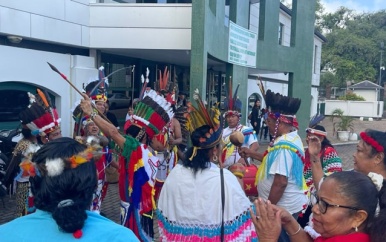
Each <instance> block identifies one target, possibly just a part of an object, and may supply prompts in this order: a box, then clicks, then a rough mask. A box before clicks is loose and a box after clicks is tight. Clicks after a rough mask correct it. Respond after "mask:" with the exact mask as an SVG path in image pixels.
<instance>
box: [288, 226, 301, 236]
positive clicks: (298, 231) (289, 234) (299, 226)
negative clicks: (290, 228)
mask: <svg viewBox="0 0 386 242" xmlns="http://www.w3.org/2000/svg"><path fill="white" fill-rule="evenodd" d="M301 229H302V226H300V224H299V228H298V231H296V232H295V233H293V234H289V233H287V232H286V234H287V235H288V236H294V235H297V234H298V233H299V232H300V230H301Z"/></svg>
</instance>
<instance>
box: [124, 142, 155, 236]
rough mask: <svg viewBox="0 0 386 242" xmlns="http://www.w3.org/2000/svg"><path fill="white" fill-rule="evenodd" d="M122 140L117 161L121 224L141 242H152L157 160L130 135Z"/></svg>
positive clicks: (144, 146)
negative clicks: (124, 140)
mask: <svg viewBox="0 0 386 242" xmlns="http://www.w3.org/2000/svg"><path fill="white" fill-rule="evenodd" d="M125 138H126V142H125V146H124V149H123V152H122V157H121V158H120V160H119V162H120V167H121V169H120V174H119V196H120V198H121V224H122V225H124V226H125V227H127V228H130V229H131V230H132V231H133V232H134V233H135V234H136V235H137V237H138V238H139V239H140V240H141V241H151V240H152V237H153V236H154V231H153V209H155V208H156V206H155V201H154V194H155V190H154V183H155V176H156V172H157V167H158V163H159V161H158V159H157V157H156V156H153V155H152V153H151V152H150V150H149V149H148V148H147V146H146V145H144V144H140V143H139V142H138V141H137V140H136V139H134V138H132V137H130V136H125ZM129 161H130V162H129Z"/></svg>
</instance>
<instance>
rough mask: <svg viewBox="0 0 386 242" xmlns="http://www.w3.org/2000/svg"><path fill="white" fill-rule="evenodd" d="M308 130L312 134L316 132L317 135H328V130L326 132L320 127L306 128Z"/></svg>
mask: <svg viewBox="0 0 386 242" xmlns="http://www.w3.org/2000/svg"><path fill="white" fill-rule="evenodd" d="M306 132H307V133H310V134H316V135H320V136H324V137H327V132H324V131H322V130H318V129H312V128H306Z"/></svg>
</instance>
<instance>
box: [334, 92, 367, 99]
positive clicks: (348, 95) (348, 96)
mask: <svg viewBox="0 0 386 242" xmlns="http://www.w3.org/2000/svg"><path fill="white" fill-rule="evenodd" d="M338 99H339V100H347V101H366V99H365V98H364V97H362V96H359V95H357V94H356V93H347V94H346V95H345V96H342V97H339V98H338Z"/></svg>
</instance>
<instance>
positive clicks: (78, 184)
mask: <svg viewBox="0 0 386 242" xmlns="http://www.w3.org/2000/svg"><path fill="white" fill-rule="evenodd" d="M90 148H91V147H87V146H85V145H82V144H80V143H78V142H77V141H75V140H73V139H70V138H59V139H56V140H53V141H50V142H48V143H47V144H45V145H44V146H43V147H42V148H41V149H40V150H39V151H37V153H35V154H34V156H33V158H32V162H31V161H28V162H27V161H26V164H25V166H26V167H29V169H28V171H29V173H30V183H31V191H32V193H33V195H34V202H35V206H36V208H37V211H36V213H35V214H31V215H29V216H25V217H22V218H18V219H15V220H13V221H11V222H9V223H7V224H4V225H2V226H0V237H1V238H0V240H1V241H2V242H4V241H5V242H11V241H15V242H16V241H25V242H29V241H31V242H32V241H57V242H59V241H70V240H71V239H73V240H76V239H79V238H82V241H138V239H136V237H135V236H134V234H133V232H131V231H130V230H128V229H126V228H124V227H122V226H120V225H118V224H115V223H113V222H112V221H109V220H107V219H105V218H103V217H101V216H99V215H97V214H94V213H92V212H90V211H87V209H88V208H89V205H90V203H91V199H92V195H93V193H94V191H95V189H96V185H97V172H96V167H95V163H94V160H93V154H94V153H95V152H94V151H93V150H91V149H90Z"/></svg>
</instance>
